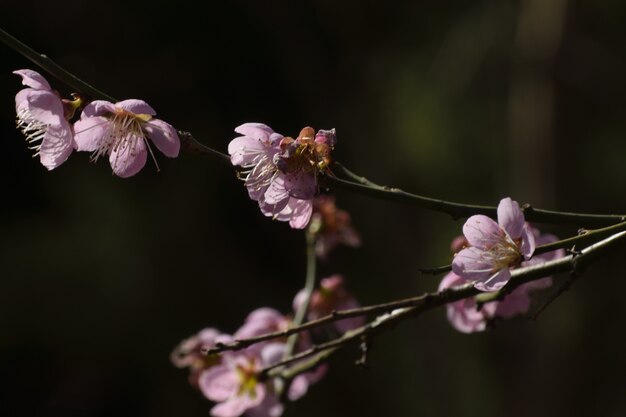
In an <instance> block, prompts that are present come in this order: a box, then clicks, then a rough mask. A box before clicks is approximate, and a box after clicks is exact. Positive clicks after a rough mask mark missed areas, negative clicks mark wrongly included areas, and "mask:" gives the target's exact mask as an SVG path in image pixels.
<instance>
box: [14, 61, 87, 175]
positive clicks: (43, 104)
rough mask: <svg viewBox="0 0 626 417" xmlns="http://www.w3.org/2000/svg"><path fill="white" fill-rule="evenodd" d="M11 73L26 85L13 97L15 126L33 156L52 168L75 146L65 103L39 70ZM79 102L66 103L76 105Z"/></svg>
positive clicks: (62, 160)
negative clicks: (15, 114) (23, 137)
mask: <svg viewBox="0 0 626 417" xmlns="http://www.w3.org/2000/svg"><path fill="white" fill-rule="evenodd" d="M13 74H17V75H19V76H21V77H22V84H24V85H25V86H27V87H28V88H25V89H23V90H21V91H20V92H18V93H17V95H16V96H15V111H16V113H17V127H18V128H19V129H21V130H22V133H24V135H25V136H26V142H28V145H29V149H32V150H34V151H35V155H34V156H37V155H38V156H39V160H40V161H41V164H42V165H43V166H45V167H46V168H47V169H49V170H52V169H54V168H56V167H58V166H59V165H61V164H62V163H63V162H65V161H66V160H67V158H68V157H69V156H70V154H71V153H72V150H73V148H74V138H73V134H72V128H71V126H70V124H69V123H68V121H67V119H66V115H65V109H64V103H63V101H62V100H61V98H60V97H59V95H58V93H57V92H56V91H54V90H52V88H51V87H50V84H48V81H46V79H45V78H43V77H42V76H41V75H40V74H39V73H38V72H35V71H32V70H28V69H23V70H18V71H13ZM79 101H80V100H77V101H76V102H68V104H70V103H71V104H75V105H78V102H79ZM68 116H71V115H68Z"/></svg>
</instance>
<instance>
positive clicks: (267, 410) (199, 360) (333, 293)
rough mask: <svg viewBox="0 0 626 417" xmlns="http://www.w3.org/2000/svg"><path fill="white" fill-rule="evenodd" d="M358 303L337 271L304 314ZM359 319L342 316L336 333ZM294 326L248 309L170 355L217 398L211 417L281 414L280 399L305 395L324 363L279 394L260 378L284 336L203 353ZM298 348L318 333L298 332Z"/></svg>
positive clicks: (274, 314)
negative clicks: (234, 325)
mask: <svg viewBox="0 0 626 417" xmlns="http://www.w3.org/2000/svg"><path fill="white" fill-rule="evenodd" d="M303 297H304V295H303V293H302V292H300V293H298V295H296V297H295V299H294V308H295V309H296V311H297V309H298V308H299V305H300V303H301V302H302V301H303ZM354 307H358V303H357V302H356V300H355V299H354V297H352V296H351V295H350V294H349V293H348V292H347V291H346V290H345V288H344V286H343V279H342V278H341V277H339V276H337V275H335V276H332V277H329V278H325V279H322V280H321V284H320V288H319V289H317V290H315V291H314V293H313V294H312V299H311V303H310V307H309V310H308V318H309V319H313V318H317V317H320V316H322V315H325V314H328V313H330V311H332V310H342V309H348V308H354ZM361 324H362V321H361V320H354V319H346V320H342V321H339V322H336V323H335V329H336V331H338V332H341V333H343V332H345V331H347V330H350V329H353V328H355V327H358V326H360V325H361ZM291 325H292V323H291V317H290V316H288V315H283V314H281V313H280V312H278V311H277V310H275V309H273V308H269V307H263V308H259V309H256V310H254V311H252V312H251V313H250V314H249V315H248V317H247V318H246V320H245V321H244V323H243V325H242V326H241V327H240V328H239V329H238V330H237V331H236V332H235V333H234V334H232V335H229V334H224V333H221V332H220V331H218V330H217V329H214V328H207V329H203V330H201V331H200V332H198V333H197V334H196V335H194V336H192V337H190V338H188V339H186V340H183V341H182V342H181V343H180V344H179V345H178V346H177V347H176V349H175V350H174V352H173V353H172V355H171V360H172V363H173V364H174V365H175V366H177V367H179V368H188V369H189V382H190V383H191V384H192V385H193V386H195V387H197V388H198V389H199V390H200V392H202V394H203V395H204V396H205V397H206V398H207V399H209V400H211V401H213V402H215V403H216V404H215V406H214V407H213V408H212V409H211V415H212V416H214V417H237V416H240V415H242V414H244V413H246V414H247V415H251V416H258V417H265V416H268V417H277V416H280V415H281V414H282V413H283V410H284V405H283V404H282V402H281V398H286V399H287V400H289V401H295V400H297V399H299V398H301V397H302V396H304V395H305V394H306V392H307V391H308V388H309V386H310V385H312V384H314V383H316V382H318V381H319V380H320V379H321V378H323V377H324V375H325V374H326V372H327V365H325V364H324V365H320V366H318V367H317V368H316V369H314V370H312V371H308V372H305V373H302V374H300V375H297V376H296V377H295V378H294V379H293V380H292V381H290V383H289V384H288V389H287V391H286V393H285V395H280V394H281V392H280V391H281V389H282V388H281V387H280V385H279V381H278V380H276V381H274V380H270V379H264V378H263V377H262V375H261V371H262V370H263V369H264V368H266V367H268V366H272V365H274V364H276V363H278V362H280V361H281V360H282V359H283V358H284V356H285V354H286V347H287V343H286V339H273V340H269V341H265V342H260V343H256V344H254V345H252V346H250V347H248V348H246V349H243V350H239V351H225V352H223V353H221V354H212V355H207V354H205V353H203V352H206V351H207V350H208V349H211V348H213V347H216V346H217V345H218V344H227V343H229V342H233V341H235V340H242V339H248V338H251V337H255V336H259V335H263V334H267V333H274V332H278V331H282V330H285V329H287V328H289V327H290V326H291ZM299 335H300V336H299V338H298V343H297V345H296V348H295V351H294V352H292V353H297V352H299V351H303V350H305V349H308V348H309V347H311V346H312V340H313V339H314V338H318V339H319V337H320V336H321V333H320V334H309V333H307V332H302V333H300V334H299Z"/></svg>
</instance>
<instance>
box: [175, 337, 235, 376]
mask: <svg viewBox="0 0 626 417" xmlns="http://www.w3.org/2000/svg"><path fill="white" fill-rule="evenodd" d="M230 341H232V337H231V336H229V335H226V334H223V333H221V332H220V331H219V330H217V329H215V328H213V327H208V328H206V329H202V330H200V331H199V332H198V333H197V334H195V335H193V336H191V337H189V338H187V339H185V340H183V341H182V342H180V343H179V344H178V346H176V348H175V349H174V351H173V352H172V354H171V355H170V360H171V361H172V363H173V364H174V366H176V367H177V368H189V372H190V374H189V382H190V384H191V385H193V386H197V385H198V377H199V375H200V373H201V372H202V371H204V370H206V369H208V368H210V367H212V366H215V365H217V364H219V363H220V362H221V358H220V357H219V356H218V355H206V354H205V353H204V351H206V350H207V349H210V348H212V347H215V345H216V344H217V343H228V342H230Z"/></svg>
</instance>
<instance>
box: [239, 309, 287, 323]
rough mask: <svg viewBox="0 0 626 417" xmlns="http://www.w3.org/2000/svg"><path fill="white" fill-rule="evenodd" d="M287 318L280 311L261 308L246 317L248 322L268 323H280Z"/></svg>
mask: <svg viewBox="0 0 626 417" xmlns="http://www.w3.org/2000/svg"><path fill="white" fill-rule="evenodd" d="M284 319H285V316H284V315H282V314H281V312H280V311H278V310H276V309H275V308H271V307H260V308H257V309H256V310H254V311H252V312H251V313H250V314H248V316H247V317H246V320H245V321H246V322H251V321H268V322H279V321H281V320H284Z"/></svg>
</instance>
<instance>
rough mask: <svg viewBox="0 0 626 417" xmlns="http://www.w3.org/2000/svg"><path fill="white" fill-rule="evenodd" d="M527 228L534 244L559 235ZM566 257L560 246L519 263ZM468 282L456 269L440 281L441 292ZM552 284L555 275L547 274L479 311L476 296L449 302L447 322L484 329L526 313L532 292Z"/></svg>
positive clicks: (455, 244) (468, 329)
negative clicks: (495, 322)
mask: <svg viewBox="0 0 626 417" xmlns="http://www.w3.org/2000/svg"><path fill="white" fill-rule="evenodd" d="M526 227H527V228H528V229H529V230H530V231H531V232H532V234H533V236H534V238H535V243H536V244H537V245H538V246H539V245H545V244H548V243H552V242H556V241H557V240H558V238H557V237H556V236H554V235H551V234H544V235H542V234H540V233H539V231H538V230H537V229H535V228H534V227H532V226H530V225H528V224H527V225H526ZM461 243H462V242H461V240H460V239H459V238H456V239H455V240H454V241H453V245H452V246H453V248H454V249H456V248H458V247H459V246H460V244H461ZM563 256H565V251H564V250H563V249H557V250H555V251H552V252H547V253H543V254H540V255H535V256H534V257H533V258H532V259H530V260H529V261H524V262H522V263H521V264H520V266H521V267H524V266H529V265H536V264H539V263H543V262H547V261H551V260H554V259H558V258H561V257H563ZM466 282H467V281H466V280H465V279H463V278H461V277H460V276H458V275H456V274H455V273H454V272H450V273H448V274H447V275H446V276H445V277H444V278H443V280H442V281H441V284H439V291H441V290H444V289H446V288H450V287H454V286H458V285H462V284H465V283H466ZM550 285H552V277H546V278H542V279H539V280H536V281H531V282H528V283H526V284H522V285H520V286H519V287H517V288H516V289H515V290H513V291H512V292H511V293H510V294H507V295H506V296H505V298H504V299H503V300H501V301H492V302H489V303H485V304H483V305H482V308H481V309H480V310H479V309H478V308H477V304H476V301H475V299H474V297H470V298H467V299H464V300H459V301H455V302H453V303H449V304H448V305H447V306H446V310H447V314H448V321H449V322H450V324H451V325H452V327H454V328H455V329H456V330H458V331H460V332H463V333H473V332H480V331H483V330H485V329H486V328H487V327H488V325H489V322H491V321H492V320H494V319H496V318H502V319H509V318H511V317H514V316H516V315H519V314H524V313H526V312H527V311H528V309H529V308H530V303H531V298H530V295H531V293H532V292H534V291H537V290H542V289H545V288H547V287H549V286H550Z"/></svg>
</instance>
